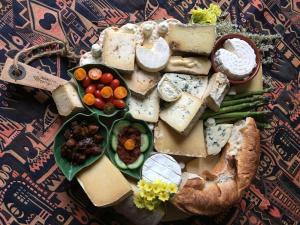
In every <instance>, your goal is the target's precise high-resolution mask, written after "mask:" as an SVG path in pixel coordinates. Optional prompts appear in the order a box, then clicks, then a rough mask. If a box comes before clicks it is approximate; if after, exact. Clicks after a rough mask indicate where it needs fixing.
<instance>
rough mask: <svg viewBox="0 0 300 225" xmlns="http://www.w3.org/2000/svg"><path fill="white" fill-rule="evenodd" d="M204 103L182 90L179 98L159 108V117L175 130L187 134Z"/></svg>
mask: <svg viewBox="0 0 300 225" xmlns="http://www.w3.org/2000/svg"><path fill="white" fill-rule="evenodd" d="M204 109H205V104H204V103H203V101H202V100H200V99H199V98H197V97H195V96H193V95H191V94H189V93H186V92H183V93H182V95H181V97H180V99H178V100H177V101H176V102H173V103H170V104H168V105H167V106H166V107H165V108H164V109H163V110H161V112H160V114H159V117H160V118H161V119H162V120H163V121H165V122H166V123H167V124H169V125H170V126H171V127H173V128H174V129H175V130H176V131H177V132H179V133H181V134H183V135H187V134H188V133H189V132H190V131H191V130H192V128H193V126H194V125H195V124H196V122H197V121H198V120H199V118H200V116H201V115H202V113H203V111H204Z"/></svg>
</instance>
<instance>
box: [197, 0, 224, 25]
mask: <svg viewBox="0 0 300 225" xmlns="http://www.w3.org/2000/svg"><path fill="white" fill-rule="evenodd" d="M221 13H222V11H221V8H220V6H219V5H217V4H214V3H212V4H210V5H209V8H207V9H201V8H197V9H192V10H191V14H192V16H191V19H192V22H193V23H207V24H215V23H216V22H217V18H218V17H219V16H220V15H221Z"/></svg>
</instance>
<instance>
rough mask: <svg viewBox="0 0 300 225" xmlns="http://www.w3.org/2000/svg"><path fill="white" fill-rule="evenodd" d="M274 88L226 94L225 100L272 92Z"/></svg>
mask: <svg viewBox="0 0 300 225" xmlns="http://www.w3.org/2000/svg"><path fill="white" fill-rule="evenodd" d="M272 90H273V88H266V89H264V90H259V91H249V92H246V93H241V94H237V95H232V96H229V95H227V96H225V98H224V101H228V100H236V99H241V98H245V97H249V96H253V95H261V94H264V93H267V92H270V91H272Z"/></svg>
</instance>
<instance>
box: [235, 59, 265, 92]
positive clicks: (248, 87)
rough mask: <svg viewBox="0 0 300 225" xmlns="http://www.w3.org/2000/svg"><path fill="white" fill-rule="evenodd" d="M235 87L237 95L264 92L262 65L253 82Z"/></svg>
mask: <svg viewBox="0 0 300 225" xmlns="http://www.w3.org/2000/svg"><path fill="white" fill-rule="evenodd" d="M234 87H235V88H236V90H237V93H243V92H249V91H261V90H263V73H262V65H260V68H259V71H258V73H257V75H256V76H255V77H254V78H253V79H252V80H250V81H247V82H246V83H244V84H236V85H234Z"/></svg>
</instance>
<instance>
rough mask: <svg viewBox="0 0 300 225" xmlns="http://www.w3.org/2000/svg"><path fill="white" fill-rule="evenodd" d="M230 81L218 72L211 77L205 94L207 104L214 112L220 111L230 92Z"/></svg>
mask: <svg viewBox="0 0 300 225" xmlns="http://www.w3.org/2000/svg"><path fill="white" fill-rule="evenodd" d="M229 88H230V86H229V80H228V79H227V77H226V75H225V74H223V73H221V72H218V73H215V74H213V75H212V76H211V78H210V80H209V83H208V87H207V89H206V94H205V102H206V104H207V106H208V107H209V108H210V109H211V110H213V111H216V112H217V111H219V109H220V105H221V103H222V101H223V99H224V97H225V95H226V94H227V92H228V91H229Z"/></svg>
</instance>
